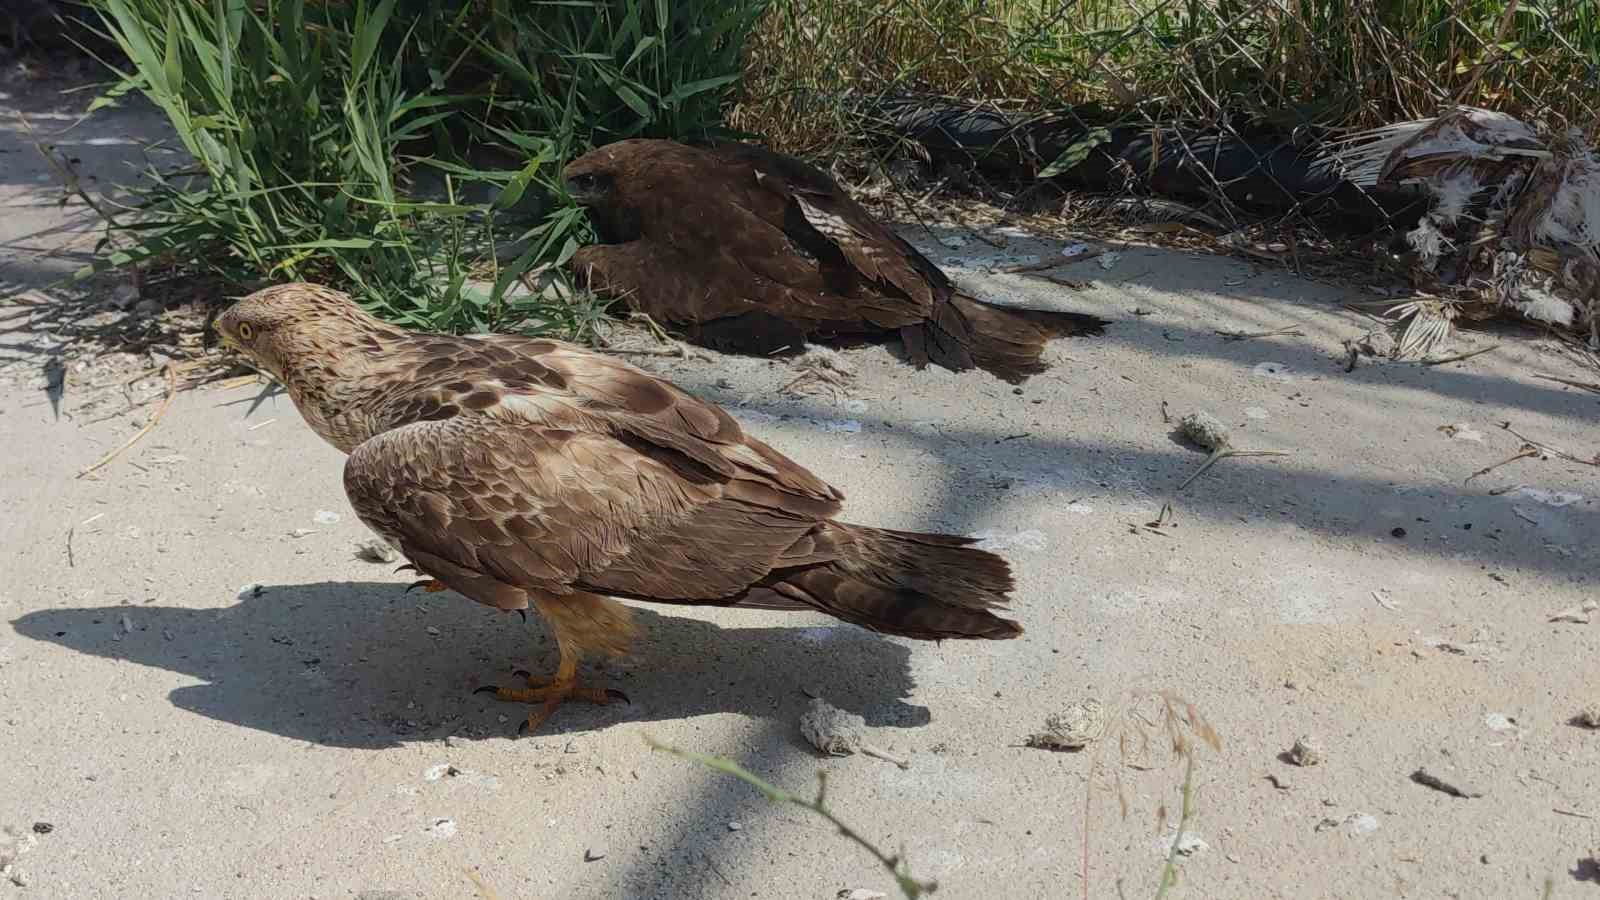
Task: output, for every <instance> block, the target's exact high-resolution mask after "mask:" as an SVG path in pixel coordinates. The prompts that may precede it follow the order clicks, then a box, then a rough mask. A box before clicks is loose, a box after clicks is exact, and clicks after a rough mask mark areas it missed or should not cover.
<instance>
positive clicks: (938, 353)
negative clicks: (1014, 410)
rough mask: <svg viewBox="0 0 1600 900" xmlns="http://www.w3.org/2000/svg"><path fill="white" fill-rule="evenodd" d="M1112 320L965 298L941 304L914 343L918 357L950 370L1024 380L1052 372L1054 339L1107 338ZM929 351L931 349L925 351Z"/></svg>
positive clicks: (1085, 314)
mask: <svg viewBox="0 0 1600 900" xmlns="http://www.w3.org/2000/svg"><path fill="white" fill-rule="evenodd" d="M1107 324H1109V322H1108V321H1107V320H1105V319H1102V318H1100V317H1099V316H1094V315H1089V314H1087V313H1076V312H1060V311H1056V310H1041V309H1019V308H1016V307H1005V306H991V305H989V304H987V303H983V302H982V301H979V300H975V299H973V298H972V297H968V296H967V295H965V294H951V295H950V297H949V298H948V299H946V300H943V301H939V302H936V303H935V305H934V310H933V316H932V318H930V319H929V320H928V321H927V322H925V323H923V324H922V325H921V326H918V327H919V328H920V330H921V332H922V333H921V334H920V335H916V336H914V337H913V339H912V340H911V341H908V347H909V346H912V345H913V344H915V345H917V346H918V347H919V350H918V351H917V352H916V353H915V354H914V355H918V356H920V355H922V354H923V353H925V354H926V356H927V358H928V359H929V360H931V361H933V362H935V363H938V364H939V365H941V366H944V367H945V368H947V369H954V370H956V371H961V370H964V369H971V368H979V369H984V370H985V371H988V372H991V373H993V374H994V375H995V376H997V377H999V378H1003V379H1005V380H1006V381H1010V382H1018V381H1022V380H1023V379H1025V378H1027V377H1028V376H1029V375H1033V374H1037V373H1039V372H1042V371H1044V369H1045V368H1046V366H1045V364H1044V362H1043V360H1041V359H1040V357H1041V356H1042V355H1043V353H1044V345H1045V343H1046V342H1047V341H1049V340H1050V339H1051V338H1055V337H1067V336H1072V335H1093V334H1101V333H1102V332H1103V331H1104V330H1105V326H1106V325H1107ZM921 348H925V349H921Z"/></svg>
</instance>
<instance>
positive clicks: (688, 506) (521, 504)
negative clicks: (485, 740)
mask: <svg viewBox="0 0 1600 900" xmlns="http://www.w3.org/2000/svg"><path fill="white" fill-rule="evenodd" d="M595 356H597V355H595ZM546 359H547V362H548V363H549V364H551V365H552V366H553V367H554V368H557V370H558V371H559V370H560V368H561V364H562V362H568V363H570V362H571V360H566V361H561V360H550V359H549V358H548V354H547V355H546ZM609 362H610V361H609V360H605V359H604V357H598V358H597V359H593V360H585V361H584V362H583V364H581V365H580V366H579V367H578V369H575V370H574V371H580V370H582V369H583V366H585V365H592V366H593V367H594V368H595V369H598V371H594V370H590V371H589V375H588V378H587V380H584V381H583V383H582V386H581V387H579V388H578V389H577V390H576V391H574V392H573V393H570V394H569V393H557V392H553V391H552V392H539V391H529V392H523V393H517V394H507V395H505V396H503V397H501V398H500V402H499V403H498V404H496V405H494V406H491V407H489V408H486V409H484V410H482V411H479V412H468V413H464V414H461V415H458V416H455V417H453V418H449V419H441V420H435V421H427V422H416V423H413V424H409V425H404V426H401V427H399V428H395V429H392V430H390V431H386V432H383V433H381V434H378V435H376V436H374V437H372V438H370V439H369V440H367V441H366V442H365V443H363V444H361V445H360V446H358V447H357V448H355V450H354V451H353V452H352V453H351V454H350V457H349V459H348V460H347V461H346V464H345V491H346V493H347V494H348V496H349V498H350V503H351V505H352V506H353V507H354V508H355V510H356V513H357V515H359V516H360V517H361V519H362V521H363V522H366V523H367V524H368V525H369V526H371V527H372V528H373V529H374V530H376V531H378V532H379V533H380V534H383V535H385V536H386V537H389V538H391V539H392V540H394V541H395V542H396V543H397V544H398V545H399V546H400V549H401V551H402V552H403V553H405V554H406V555H407V556H408V557H410V558H411V559H412V560H413V561H415V562H416V563H417V564H418V566H419V567H420V568H421V569H422V570H424V571H426V572H427V573H428V574H429V575H431V576H433V577H434V578H437V579H438V580H440V581H442V582H444V583H445V584H446V585H448V586H449V587H451V588H453V589H455V590H457V591H459V592H461V593H463V594H466V595H467V596H469V597H472V598H473V599H476V600H478V601H480V602H483V603H486V604H489V605H492V606H498V607H501V608H507V609H510V608H522V607H524V606H526V605H527V604H528V593H529V592H533V593H541V594H544V595H561V594H569V593H571V592H573V591H587V592H595V593H612V594H621V595H626V596H634V597H638V598H640V599H648V600H666V601H680V602H683V601H693V600H704V601H707V602H715V601H716V600H718V599H720V598H728V597H731V596H732V595H734V594H738V593H739V592H741V591H743V590H745V589H746V588H747V587H749V586H750V585H751V584H752V583H754V582H755V581H757V580H759V579H761V578H762V577H763V576H765V575H766V574H767V573H768V572H770V571H771V570H772V569H773V568H774V567H782V566H792V565H797V564H804V563H810V562H818V561H823V560H826V559H829V558H831V557H830V555H829V549H828V547H827V546H826V542H823V541H820V540H819V539H818V538H817V537H816V536H814V535H812V532H813V530H814V529H815V528H816V526H817V524H818V523H819V522H820V521H822V520H824V519H826V518H827V517H828V516H831V515H832V514H833V513H834V512H835V511H837V509H838V506H839V498H838V494H837V492H835V491H833V490H832V489H831V488H828V487H827V485H825V484H823V483H822V482H821V481H819V480H817V479H816V477H815V476H813V475H811V474H810V473H809V472H806V471H805V470H804V469H801V468H800V467H799V466H797V465H796V464H794V463H793V462H791V461H789V460H787V459H785V458H784V457H782V456H781V455H779V454H777V453H776V452H774V451H772V450H771V449H770V448H768V447H767V446H766V445H764V444H761V443H760V442H757V441H754V440H752V439H748V438H745V437H744V436H743V434H742V432H739V431H738V425H737V423H733V422H732V420H731V419H728V420H727V422H726V423H724V422H722V421H720V420H716V421H715V425H713V424H712V422H711V421H709V420H708V421H698V422H697V421H696V419H697V417H699V416H702V415H704V414H705V411H706V410H714V411H715V412H716V413H721V411H720V410H717V409H716V408H715V407H713V406H710V405H709V404H703V407H704V408H703V409H697V408H696V407H695V406H692V405H691V406H686V407H685V408H683V409H681V410H677V411H673V412H670V413H669V412H668V409H669V408H670V407H659V408H658V407H657V406H656V405H655V404H653V403H652V402H650V400H649V398H651V397H653V396H654V395H652V394H649V393H648V392H645V391H643V390H642V389H640V391H638V392H635V393H631V394H630V393H626V392H624V393H620V394H618V393H615V391H617V390H620V389H619V388H616V387H615V386H613V387H611V388H603V387H600V386H599V385H598V384H597V382H603V381H604V370H605V369H606V368H607V365H606V364H607V363H609ZM629 368H631V367H629ZM617 374H619V375H620V376H621V377H622V378H624V379H628V378H635V377H642V378H645V379H649V380H650V381H655V382H656V383H657V384H661V382H659V381H657V380H656V379H651V378H650V377H649V376H648V375H645V374H644V373H642V372H632V371H627V370H624V371H622V372H621V373H617ZM608 390H609V391H611V392H612V393H611V397H610V400H611V402H610V403H607V402H602V401H596V402H592V403H590V402H585V399H586V398H585V397H584V396H583V393H584V392H586V391H592V392H596V393H597V394H604V393H606V392H607V391H608ZM673 390H674V391H675V390H676V389H673ZM685 396H687V395H685ZM691 399H692V398H691ZM695 403H696V404H699V401H695ZM629 404H633V405H634V406H635V407H638V406H641V405H642V406H643V407H644V408H645V411H644V412H640V411H639V410H638V409H630V408H629ZM674 405H676V404H674ZM652 410H653V411H652ZM721 415H722V416H726V414H725V413H721ZM672 418H675V419H676V420H677V421H676V422H673V421H671V419H672ZM712 418H713V419H715V418H716V417H712ZM730 424H731V427H732V429H733V433H732V434H731V435H730V434H729V433H727V431H726V430H725V426H727V425H730ZM734 437H736V438H737V440H728V439H729V438H734ZM718 461H720V463H721V465H720V466H716V465H714V463H716V462H718Z"/></svg>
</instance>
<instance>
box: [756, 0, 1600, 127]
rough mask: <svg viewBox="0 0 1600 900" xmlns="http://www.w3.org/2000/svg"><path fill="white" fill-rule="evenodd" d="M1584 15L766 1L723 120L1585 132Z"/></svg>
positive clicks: (1595, 21)
mask: <svg viewBox="0 0 1600 900" xmlns="http://www.w3.org/2000/svg"><path fill="white" fill-rule="evenodd" d="M1595 59H1600V3H1596V2H1592V0H1582V2H1576V3H1568V4H1530V3H1520V2H1506V0H1477V2H1472V0H1433V2H1424V3H1408V4H1396V3H1388V2H1379V0H1358V2H1354V3H1349V2H1338V0H1258V2H1229V0H1208V2H1178V0H1123V2H1113V0H898V2H891V3H888V4H880V3H874V2H869V0H816V2H811V0H808V2H805V3H801V2H796V0H779V2H776V3H774V4H773V6H772V7H771V9H770V10H769V11H768V13H767V16H766V17H765V19H763V21H762V22H761V24H760V26H759V27H758V28H757V29H756V31H755V33H754V34H753V35H752V37H751V41H750V44H749V47H748V51H747V55H746V68H745V91H744V95H743V98H742V100H741V102H740V103H739V104H738V106H737V107H736V108H735V109H734V110H733V114H732V123H733V124H734V125H735V126H736V127H739V128H742V129H745V130H748V131H752V132H756V133H760V134H763V135H765V136H766V137H767V138H768V139H769V140H771V141H772V142H773V143H774V144H775V145H777V146H779V147H781V148H783V149H786V150H790V151H794V152H802V153H806V152H811V153H815V152H819V151H822V150H825V149H826V150H831V149H834V148H836V147H837V145H838V144H839V142H840V141H841V139H845V140H848V139H849V138H852V137H859V136H860V135H861V134H862V132H863V131H864V130H865V128H864V125H865V123H864V122H863V118H864V116H865V118H867V119H870V115H867V114H865V113H864V111H867V110H870V108H871V100H872V99H874V98H876V97H882V96H888V95H893V94H896V93H903V92H919V93H931V94H939V95H946V96H952V97H956V98H960V99H963V100H969V101H978V102H988V103H996V104H1000V105H1016V106H1024V107H1031V108H1061V107H1064V106H1073V107H1089V108H1091V109H1093V108H1094V107H1103V108H1105V109H1108V110H1112V111H1114V113H1115V114H1116V115H1118V116H1120V117H1122V118H1124V119H1126V120H1128V121H1135V122H1138V121H1147V122H1151V123H1168V122H1172V121H1176V120H1188V121H1196V122H1220V121H1223V120H1229V121H1232V122H1235V123H1238V122H1241V121H1243V122H1248V123H1250V124H1252V125H1258V126H1267V127H1274V128H1277V129H1279V130H1288V129H1292V128H1297V127H1302V126H1306V125H1317V126H1323V127H1329V128H1360V127H1371V126H1375V125H1381V124H1385V123H1388V122H1393V121H1397V120H1403V119H1411V118H1417V117H1420V116H1426V115H1432V114H1434V113H1435V112H1436V111H1437V110H1438V108H1439V107H1441V106H1443V105H1446V104H1450V103H1468V104H1475V105H1482V106H1487V107H1493V108H1496V109H1500V110H1503V111H1505V112H1509V113H1511V114H1513V115H1517V116H1520V117H1525V118H1529V119H1532V118H1547V119H1550V120H1552V121H1553V122H1554V123H1555V124H1557V125H1562V124H1570V125H1576V126H1579V127H1583V128H1590V129H1592V128H1593V127H1594V126H1595V124H1596V119H1597V116H1600V81H1597V78H1600V76H1597V70H1596V65H1595V63H1594V60H1595Z"/></svg>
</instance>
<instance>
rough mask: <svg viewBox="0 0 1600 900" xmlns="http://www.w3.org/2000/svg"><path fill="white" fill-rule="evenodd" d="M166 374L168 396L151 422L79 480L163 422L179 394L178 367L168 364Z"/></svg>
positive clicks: (86, 471)
mask: <svg viewBox="0 0 1600 900" xmlns="http://www.w3.org/2000/svg"><path fill="white" fill-rule="evenodd" d="M165 374H166V376H167V394H166V396H165V397H162V398H161V405H160V406H159V407H156V411H155V414H154V415H152V416H151V417H150V421H148V422H146V423H144V427H143V428H141V429H139V430H138V431H136V432H134V434H133V437H130V438H128V440H127V441H125V442H124V443H123V444H122V446H120V447H118V448H117V449H115V450H113V451H111V452H110V453H107V454H106V455H105V456H102V457H100V459H99V461H97V462H96V463H95V464H94V465H92V466H89V467H88V468H86V469H84V470H83V471H81V472H79V473H78V474H77V477H78V478H82V477H83V476H85V475H87V474H89V473H90V472H93V471H94V470H96V469H98V468H100V467H102V466H104V465H106V464H107V463H109V462H111V461H112V460H114V459H116V458H117V457H118V456H121V455H122V454H123V453H124V452H125V451H126V450H127V449H128V448H129V447H132V446H133V445H134V444H137V443H139V441H140V440H142V439H143V438H144V436H145V435H147V434H149V433H150V431H151V430H152V429H154V428H155V427H156V425H157V424H158V423H159V422H160V421H161V417H162V416H164V415H166V414H167V407H169V406H171V405H172V398H173V397H175V396H177V393H178V368H177V366H176V365H174V364H173V363H167V365H166V369H165Z"/></svg>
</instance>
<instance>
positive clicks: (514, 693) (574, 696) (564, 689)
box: [472, 669, 633, 737]
mask: <svg viewBox="0 0 1600 900" xmlns="http://www.w3.org/2000/svg"><path fill="white" fill-rule="evenodd" d="M515 674H518V675H522V676H524V677H525V678H526V679H527V680H528V683H529V684H530V685H535V686H533V687H526V688H510V687H498V686H496V685H492V684H485V685H482V686H480V687H477V688H475V689H473V691H472V692H473V693H474V694H493V695H494V697H495V699H496V700H504V701H507V702H509V703H529V704H538V706H537V707H535V708H534V709H532V710H529V711H528V719H527V721H525V722H523V723H522V724H521V725H520V726H518V728H517V735H518V736H519V737H520V736H521V735H524V734H529V733H531V732H533V731H535V730H537V729H538V728H539V726H540V725H542V724H544V720H545V719H548V718H550V714H551V713H554V712H555V711H556V708H557V707H559V706H560V705H561V704H563V703H565V702H567V701H568V700H581V701H583V702H585V703H593V704H594V705H596V706H609V705H610V704H612V703H615V702H618V701H621V702H623V703H626V704H628V705H629V706H632V705H633V703H632V701H630V700H629V699H628V695H627V694H624V693H623V692H621V691H619V690H617V689H616V688H599V687H586V686H581V685H579V684H578V683H577V681H576V680H575V679H572V678H570V677H568V678H561V677H560V676H559V675H558V676H557V677H555V678H545V677H541V676H537V675H529V674H528V673H527V672H524V671H523V670H521V669H519V670H517V672H516V673H515Z"/></svg>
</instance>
